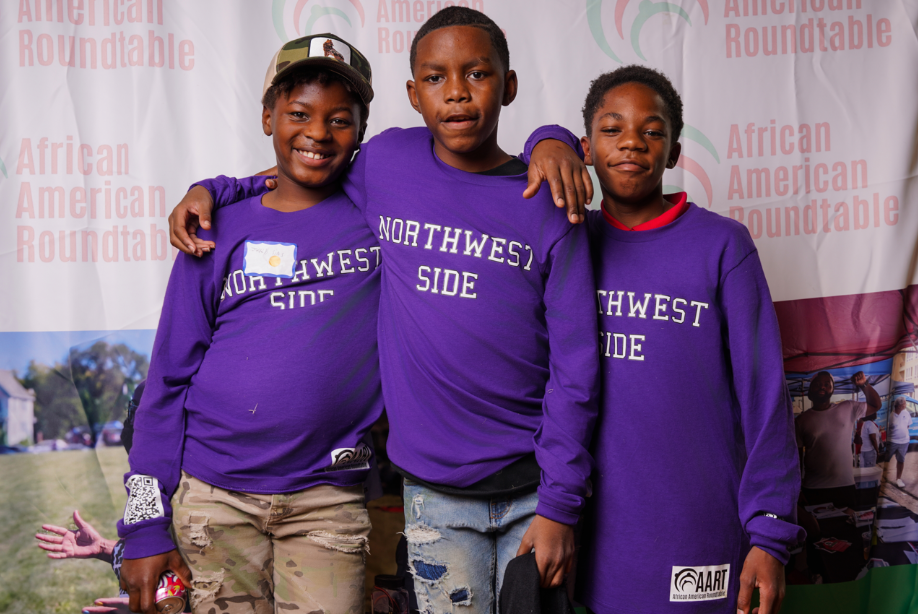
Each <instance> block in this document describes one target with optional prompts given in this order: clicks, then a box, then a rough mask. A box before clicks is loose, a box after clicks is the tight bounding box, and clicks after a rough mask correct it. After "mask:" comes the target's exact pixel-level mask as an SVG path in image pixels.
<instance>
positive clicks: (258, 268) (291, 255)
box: [243, 241, 296, 277]
mask: <svg viewBox="0 0 918 614" xmlns="http://www.w3.org/2000/svg"><path fill="white" fill-rule="evenodd" d="M295 268H296V245H295V244H294V243H274V242H271V241H246V242H245V255H244V266H243V272H244V273H245V274H246V275H266V276H268V277H293V270H294V269H295Z"/></svg>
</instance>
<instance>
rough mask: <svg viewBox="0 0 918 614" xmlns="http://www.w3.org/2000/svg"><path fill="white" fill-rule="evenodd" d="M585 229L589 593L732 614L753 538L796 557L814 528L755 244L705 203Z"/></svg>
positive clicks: (585, 564) (604, 608)
mask: <svg viewBox="0 0 918 614" xmlns="http://www.w3.org/2000/svg"><path fill="white" fill-rule="evenodd" d="M588 225H589V227H590V239H591V244H592V251H593V267H594V271H595V276H596V293H597V294H596V298H595V299H594V301H593V305H594V308H595V309H597V312H598V315H599V336H600V341H601V349H600V356H601V358H600V360H601V372H602V385H603V402H602V410H601V412H600V418H599V421H598V423H597V427H596V438H595V440H594V442H595V443H594V447H593V452H594V455H595V462H596V472H595V474H594V485H595V486H594V497H593V500H592V501H591V502H590V505H589V509H588V512H587V515H588V517H589V522H588V524H587V530H586V531H585V533H584V535H585V536H587V537H585V539H584V540H583V552H582V556H581V564H580V567H579V571H578V574H579V575H581V576H582V577H581V578H580V580H581V581H582V587H583V593H582V595H581V600H582V601H583V602H584V603H585V604H587V605H589V606H590V608H592V609H593V610H594V611H595V612H597V614H605V613H609V612H623V613H624V612H628V613H629V614H632V613H645V614H660V613H662V612H674V613H675V612H691V613H693V614H694V613H702V612H704V613H714V612H718V613H729V614H734V613H735V612H736V599H737V595H738V587H739V577H740V572H741V570H742V566H743V562H744V560H745V557H746V554H747V552H748V550H749V547H750V544H751V545H754V546H758V547H759V548H761V549H763V550H765V551H766V552H768V553H770V554H772V555H773V556H775V557H776V558H777V559H778V560H780V561H781V562H782V563H786V562H787V558H788V548H789V547H791V546H792V545H794V544H796V543H797V542H798V541H799V540H802V539H803V536H804V535H803V531H802V529H800V528H799V527H798V526H797V525H796V524H795V517H796V514H795V511H796V502H797V496H798V493H799V491H800V470H799V467H798V461H797V454H796V447H795V442H794V436H793V413H792V409H791V404H790V398H789V395H788V393H787V387H786V385H785V381H784V370H783V367H782V354H781V342H780V336H779V333H778V322H777V318H776V316H775V311H774V307H773V305H772V302H771V297H770V295H769V292H768V286H767V284H766V281H765V276H764V274H763V272H762V266H761V264H760V262H759V257H758V254H757V252H756V249H755V245H754V243H753V242H752V239H751V237H750V236H749V233H748V231H747V230H746V229H745V228H744V227H743V226H742V225H740V224H738V223H736V222H734V221H732V220H730V219H727V218H725V217H723V216H720V215H717V214H715V213H712V212H710V211H707V210H704V209H700V208H698V207H697V206H695V205H691V206H690V207H689V209H688V210H687V211H686V212H685V213H684V214H683V215H682V216H681V217H679V218H678V219H677V220H675V221H674V222H672V223H670V224H668V225H666V226H663V227H661V228H657V229H654V230H644V231H639V232H633V231H625V230H620V229H617V228H614V227H612V225H610V224H609V223H608V222H606V221H605V220H604V219H603V217H602V214H601V212H590V213H589V215H588ZM764 514H771V515H773V516H776V517H772V516H766V515H764Z"/></svg>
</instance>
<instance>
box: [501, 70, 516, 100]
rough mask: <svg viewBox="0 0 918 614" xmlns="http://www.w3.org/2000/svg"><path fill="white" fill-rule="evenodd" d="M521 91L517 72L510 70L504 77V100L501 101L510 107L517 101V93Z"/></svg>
mask: <svg viewBox="0 0 918 614" xmlns="http://www.w3.org/2000/svg"><path fill="white" fill-rule="evenodd" d="M518 91H519V82H518V81H517V79H516V71H515V70H508V71H507V74H506V75H504V99H503V100H502V101H501V104H502V105H503V106H505V107H506V106H507V105H509V104H510V103H511V102H513V101H514V100H515V99H516V93H517V92H518Z"/></svg>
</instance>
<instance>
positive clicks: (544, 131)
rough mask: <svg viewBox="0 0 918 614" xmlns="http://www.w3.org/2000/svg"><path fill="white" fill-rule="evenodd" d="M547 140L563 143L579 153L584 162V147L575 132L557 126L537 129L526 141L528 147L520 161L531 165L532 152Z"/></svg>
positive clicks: (524, 149) (524, 148)
mask: <svg viewBox="0 0 918 614" xmlns="http://www.w3.org/2000/svg"><path fill="white" fill-rule="evenodd" d="M546 139H554V140H556V141H561V142H562V143H566V144H567V145H569V146H570V148H571V149H573V150H574V151H576V152H577V155H578V156H579V157H580V159H581V160H583V157H584V156H583V147H581V145H580V139H578V138H577V137H576V136H575V135H574V133H573V132H571V131H570V130H568V129H567V128H564V127H562V126H557V125H554V124H552V125H548V126H540V127H538V128H536V129H535V132H533V133H532V134H531V135H530V136H529V139H528V140H527V141H526V145H525V146H524V147H523V153H521V154H520V160H522V161H523V162H524V163H525V164H527V165H528V164H529V161H530V159H531V158H532V150H533V149H535V146H536V145H538V144H539V143H540V142H541V141H544V140H546Z"/></svg>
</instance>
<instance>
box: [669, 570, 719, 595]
mask: <svg viewBox="0 0 918 614" xmlns="http://www.w3.org/2000/svg"><path fill="white" fill-rule="evenodd" d="M729 581H730V565H708V566H706V567H673V580H672V583H671V584H670V585H669V600H670V601H712V600H714V599H726V597H727V587H728V582H729Z"/></svg>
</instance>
